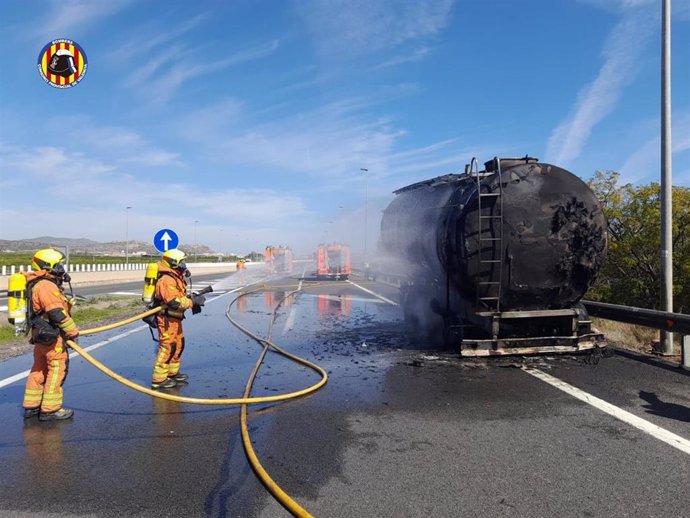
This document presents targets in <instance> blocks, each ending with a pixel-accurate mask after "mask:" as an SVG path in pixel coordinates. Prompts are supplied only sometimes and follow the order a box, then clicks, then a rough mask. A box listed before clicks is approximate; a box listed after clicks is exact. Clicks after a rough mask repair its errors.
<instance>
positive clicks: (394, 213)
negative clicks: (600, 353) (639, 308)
mask: <svg viewBox="0 0 690 518" xmlns="http://www.w3.org/2000/svg"><path fill="white" fill-rule="evenodd" d="M478 169H479V168H478V166H477V162H476V159H473V160H472V163H471V164H469V165H467V166H466V167H465V173H464V174H449V175H445V176H439V177H437V178H433V179H431V180H427V181H423V182H419V183H416V184H413V185H410V186H408V187H405V188H403V189H399V190H398V191H395V194H396V195H397V196H396V198H395V199H394V200H393V201H392V202H391V203H390V205H389V206H388V207H387V208H386V209H385V211H384V213H383V219H382V221H381V245H382V247H383V250H384V252H385V253H386V254H387V255H388V256H390V257H394V258H395V259H396V261H397V262H398V264H399V265H400V266H401V267H402V268H401V271H403V272H404V273H405V279H406V280H405V282H403V283H402V287H401V299H402V305H403V308H404V311H405V319H406V321H408V322H409V323H410V324H412V326H413V327H414V328H415V329H417V330H418V331H420V332H423V333H424V334H427V335H440V336H442V337H443V339H444V340H445V342H446V343H448V344H456V345H459V346H460V350H461V353H462V354H463V355H467V356H490V355H502V354H532V353H538V352H576V351H582V350H587V349H593V348H597V347H601V346H603V337H602V336H601V335H600V334H598V333H596V332H593V330H592V327H591V321H590V320H589V318H588V316H587V313H586V311H585V309H584V307H583V306H582V305H581V304H579V301H580V299H581V298H582V296H583V295H584V293H585V292H586V291H587V289H588V288H589V287H590V286H591V284H592V283H593V282H594V279H595V276H596V274H597V272H598V270H599V268H600V267H601V264H602V261H603V260H604V257H605V254H606V219H605V217H604V215H603V212H602V209H601V206H600V204H599V202H598V201H597V199H596V197H595V196H594V193H593V192H592V191H591V190H590V189H589V188H588V187H587V185H586V184H585V183H584V182H582V181H581V180H580V179H579V178H577V177H576V176H575V175H573V174H571V173H570V172H568V171H566V170H565V169H562V168H560V167H556V166H553V165H550V164H545V163H540V162H539V161H538V159H536V158H531V157H524V158H494V159H493V160H491V161H489V162H486V163H485V168H484V170H478Z"/></svg>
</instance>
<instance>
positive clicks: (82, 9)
mask: <svg viewBox="0 0 690 518" xmlns="http://www.w3.org/2000/svg"><path fill="white" fill-rule="evenodd" d="M130 2H131V0H109V1H107V2H94V1H90V0H53V1H51V2H49V3H48V7H47V8H46V9H45V10H46V11H47V15H46V16H45V18H43V19H42V20H41V21H39V22H38V23H36V25H35V27H36V28H35V29H34V30H33V31H30V32H29V34H30V35H31V36H32V37H33V38H36V39H38V40H40V41H44V42H48V41H50V40H53V39H55V38H70V37H72V35H73V34H74V33H75V32H79V33H81V32H83V31H85V30H88V29H89V28H90V27H89V26H90V25H92V24H95V23H96V22H98V21H99V20H101V19H102V18H106V17H108V16H110V15H113V14H115V13H117V12H118V11H120V10H121V9H123V8H125V7H126V6H127V5H128V4H129V3H130Z"/></svg>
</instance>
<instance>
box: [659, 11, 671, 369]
mask: <svg viewBox="0 0 690 518" xmlns="http://www.w3.org/2000/svg"><path fill="white" fill-rule="evenodd" d="M671 156H672V155H671V0H663V2H662V5H661V310H662V311H668V312H672V311H673V221H672V219H671V215H672V214H673V207H672V204H673V198H672V192H673V183H672V167H671ZM660 338H661V340H660V341H661V353H662V354H664V355H670V354H673V333H669V332H668V331H664V332H662V333H661V337H660Z"/></svg>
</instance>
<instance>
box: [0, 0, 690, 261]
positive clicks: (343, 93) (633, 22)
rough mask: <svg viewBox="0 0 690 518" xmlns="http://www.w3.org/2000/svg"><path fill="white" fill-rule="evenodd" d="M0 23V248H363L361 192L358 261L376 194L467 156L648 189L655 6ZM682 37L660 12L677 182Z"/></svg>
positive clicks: (88, 8)
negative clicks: (65, 239) (168, 243)
mask: <svg viewBox="0 0 690 518" xmlns="http://www.w3.org/2000/svg"><path fill="white" fill-rule="evenodd" d="M3 7H4V9H3V19H2V21H0V29H1V30H2V34H3V39H4V53H3V56H4V66H3V70H2V72H1V73H0V95H1V96H2V97H1V98H2V101H1V103H2V104H1V112H0V116H1V132H0V193H1V194H0V222H1V223H0V238H2V239H18V238H29V237H36V236H39V235H60V236H69V237H87V238H91V239H95V240H98V241H108V240H124V238H125V234H126V220H127V217H126V212H129V217H128V219H129V231H128V235H129V238H130V239H138V240H142V241H150V240H151V239H152V237H153V235H154V233H155V232H156V231H157V230H158V229H160V228H163V227H168V228H172V229H174V230H175V231H177V232H178V233H179V234H180V237H181V241H182V242H183V243H193V242H194V240H195V239H196V240H197V241H198V242H199V243H204V244H207V245H209V246H211V247H212V248H214V249H216V250H219V249H222V250H223V251H238V252H246V251H249V250H252V249H253V250H257V249H262V248H263V247H264V246H265V245H266V244H269V243H272V244H279V243H280V244H290V245H292V246H293V247H294V248H295V249H296V250H297V251H298V252H300V253H307V252H310V251H311V250H312V248H313V247H314V246H315V245H316V244H317V243H318V242H319V241H322V240H329V241H336V240H340V241H344V242H350V243H351V244H352V245H353V247H355V248H361V247H362V243H363V240H364V198H365V189H366V191H367V192H368V205H367V207H368V211H367V212H368V215H369V217H368V221H369V229H368V232H367V240H368V242H369V246H370V247H373V246H374V243H375V240H376V234H377V228H378V220H379V215H380V211H381V209H382V208H384V207H385V206H386V205H387V203H388V202H389V201H390V199H391V198H392V195H391V191H392V190H394V189H397V188H399V187H402V186H404V185H407V184H409V183H412V182H415V181H419V180H423V179H427V178H430V177H433V176H437V175H440V174H445V173H451V172H461V171H462V170H463V166H464V164H465V163H467V162H468V161H469V160H470V159H471V158H472V156H477V157H478V158H479V159H480V161H485V160H489V159H490V158H491V157H493V156H495V155H498V156H516V155H517V156H523V155H525V154H530V155H532V156H537V157H539V158H541V159H542V160H543V161H547V162H550V163H553V164H556V165H560V166H563V167H566V168H567V169H569V170H571V171H572V172H574V173H575V174H577V175H578V176H580V177H582V178H583V179H587V178H589V177H590V176H592V174H593V173H594V171H595V170H597V169H600V170H606V169H615V170H619V171H621V173H622V176H623V180H624V181H630V182H640V183H648V182H650V181H655V180H657V179H658V177H659V111H660V109H659V97H660V93H659V90H660V87H659V84H660V79H659V61H660V43H659V40H660V29H659V27H660V1H659V0H559V1H553V0H455V1H454V0H424V1H422V0H305V1H294V2H291V1H278V0H275V1H268V0H266V1H233V2H221V1H220V0H217V1H207V2H203V1H200V2H170V1H123V0H111V1H108V2H96V1H94V2H89V1H85V0H71V1H70V0H61V1H47V2H37V1H9V2H5V3H4V4H3ZM689 29H690V0H673V23H672V34H673V47H672V48H673V123H674V142H673V147H674V156H673V166H674V184H675V185H684V186H690V30H689ZM57 38H69V39H72V40H74V41H76V42H77V43H79V44H80V45H81V46H82V47H83V48H84V50H85V52H86V54H87V56H88V64H89V67H88V72H87V74H86V77H85V78H84V79H83V81H82V82H81V83H80V84H78V85H77V86H75V87H74V88H70V89H66V90H59V89H56V88H51V87H50V86H48V85H46V84H45V83H44V82H43V81H42V79H41V78H40V77H39V74H38V71H37V69H36V60H37V57H38V54H39V52H40V50H41V49H42V48H43V46H44V45H45V44H46V43H48V42H50V41H51V40H53V39H57ZM9 71H12V73H9ZM360 168H367V169H368V170H369V172H368V173H366V177H365V176H364V173H362V172H361V171H360ZM365 184H366V185H365ZM127 206H131V207H132V209H130V210H129V211H127V210H126V209H125V207H127ZM195 221H197V222H198V223H196V224H195V223H194V222H195ZM195 232H196V238H195V237H194V234H195Z"/></svg>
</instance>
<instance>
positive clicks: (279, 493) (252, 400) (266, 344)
mask: <svg viewBox="0 0 690 518" xmlns="http://www.w3.org/2000/svg"><path fill="white" fill-rule="evenodd" d="M256 291H259V290H254V291H250V292H245V293H241V294H240V295H238V296H237V297H236V298H235V299H234V300H233V301H232V302H231V303H230V304H229V305H228V310H227V312H226V317H227V318H228V320H229V321H230V322H231V323H232V324H233V325H234V326H235V327H237V328H238V329H239V330H240V331H242V332H243V333H244V334H246V335H247V336H249V337H251V338H253V339H254V340H256V341H257V342H259V343H260V344H262V345H263V350H262V351H261V354H260V355H259V358H258V360H257V362H256V364H255V365H254V369H253V371H252V373H251V374H250V376H249V379H248V380H247V384H246V386H245V390H244V394H243V397H241V398H215V399H204V398H193V397H184V396H176V395H173V394H167V393H164V392H158V391H155V390H152V389H149V388H146V387H144V386H142V385H139V384H137V383H134V382H133V381H131V380H128V379H127V378H125V377H123V376H121V375H119V374H117V373H116V372H114V371H112V370H111V369H109V368H108V367H106V366H105V365H104V364H102V363H101V362H99V361H98V360H96V359H95V358H94V357H93V356H91V355H90V354H89V353H87V352H86V351H85V350H84V349H82V348H81V347H80V346H79V344H77V343H76V342H75V341H73V340H67V344H68V345H69V346H70V347H71V348H72V349H74V350H75V351H76V352H77V353H78V354H80V355H81V356H82V357H83V358H84V359H85V360H86V361H88V362H89V363H91V364H92V365H93V366H94V367H96V368H97V369H98V370H100V371H101V372H103V373H104V374H106V375H107V376H109V377H111V378H112V379H114V380H116V381H118V382H120V383H122V384H123V385H125V386H127V387H129V388H131V389H133V390H135V391H137V392H141V393H143V394H148V395H150V396H153V397H157V398H161V399H166V400H169V401H176V402H178V403H190V404H197V405H242V407H241V411H240V424H241V431H242V441H243V444H244V448H245V452H246V454H247V457H248V459H249V462H250V464H251V466H252V468H253V469H254V472H255V473H256V474H257V476H258V477H259V479H260V480H261V482H262V483H263V484H264V485H265V486H266V488H267V489H268V490H269V492H270V493H271V494H272V495H273V496H274V497H275V498H276V499H277V500H278V501H279V502H280V503H281V504H282V505H283V506H284V507H285V508H286V509H287V510H288V511H290V512H291V513H292V514H293V515H295V516H298V517H304V518H306V517H311V516H312V515H311V514H309V512H307V511H306V510H305V509H304V508H302V507H301V506H300V505H299V504H297V502H295V501H294V500H293V499H292V498H291V497H290V496H289V495H288V494H287V493H285V491H283V490H282V489H281V488H280V486H278V484H276V483H275V482H274V481H273V479H271V477H270V476H269V475H268V473H267V472H266V470H265V469H264V468H263V466H262V465H261V463H260V462H259V460H258V457H257V456H256V454H255V453H254V450H253V448H252V446H251V440H250V437H249V430H248V424H247V405H248V404H257V403H271V402H276V401H285V400H288V399H294V398H297V397H301V396H304V395H307V394H310V393H313V392H316V391H317V390H319V389H320V388H321V387H323V386H324V385H325V384H326V382H327V381H328V374H327V373H326V371H325V370H323V369H322V368H321V367H319V366H318V365H316V364H314V363H312V362H310V361H308V360H305V359H304V358H300V357H299V356H296V355H294V354H291V353H289V352H287V351H285V350H283V349H281V348H280V347H278V346H277V345H276V344H274V343H273V342H272V341H271V335H272V332H273V322H274V321H275V318H276V314H277V311H278V309H279V308H280V306H281V305H282V304H283V302H284V301H285V300H287V299H288V298H289V297H291V296H292V295H293V294H294V293H297V292H298V291H301V288H298V289H297V290H294V291H292V292H290V293H289V294H288V295H286V296H285V297H283V298H282V299H281V300H280V301H279V302H278V303H277V304H276V307H275V308H274V310H273V315H272V318H271V321H270V325H269V333H268V339H264V338H261V337H260V336H258V335H256V334H255V333H252V332H251V331H249V330H248V329H247V328H245V327H243V326H242V325H240V324H239V323H238V322H237V321H235V320H233V318H232V317H230V308H231V307H232V305H233V304H234V303H235V302H236V301H237V300H239V299H240V298H242V297H245V296H247V295H249V294H251V293H255V292H256ZM161 310H162V308H160V307H159V308H154V309H151V310H148V311H145V312H143V313H141V314H139V315H136V316H134V317H131V318H127V319H125V320H122V321H120V322H116V323H113V324H109V325H105V326H101V327H97V328H93V329H85V330H83V331H82V332H81V333H80V334H81V335H91V334H96V333H100V332H103V331H107V330H110V329H115V328H117V327H121V326H124V325H126V324H130V323H132V322H135V321H137V320H139V319H141V318H144V317H147V316H149V315H155V314H156V313H158V312H160V311H161ZM269 349H273V350H274V351H275V352H277V353H278V354H281V355H283V356H285V357H287V358H288V359H291V360H293V361H295V362H297V363H300V364H302V365H305V366H306V367H309V368H310V369H312V370H313V371H315V372H317V373H318V374H320V375H321V380H319V382H317V383H315V384H314V385H311V386H310V387H307V388H305V389H302V390H299V391H295V392H290V393H286V394H279V395H275V396H262V397H250V394H251V389H252V386H253V384H254V380H255V379H256V376H257V374H258V372H259V369H260V367H261V364H262V363H263V361H264V358H265V357H266V354H267V352H268V350H269Z"/></svg>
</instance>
